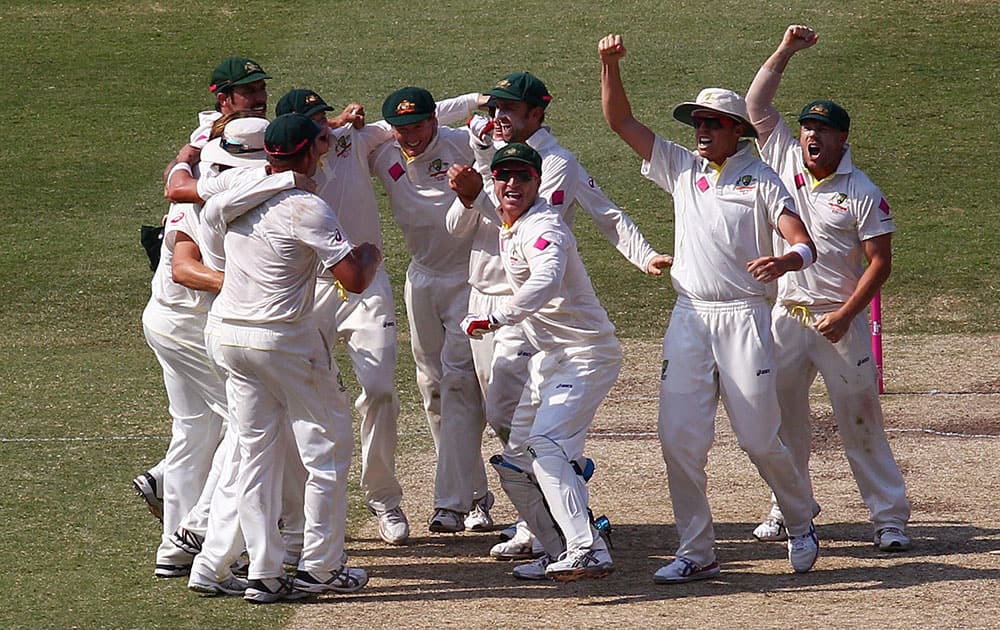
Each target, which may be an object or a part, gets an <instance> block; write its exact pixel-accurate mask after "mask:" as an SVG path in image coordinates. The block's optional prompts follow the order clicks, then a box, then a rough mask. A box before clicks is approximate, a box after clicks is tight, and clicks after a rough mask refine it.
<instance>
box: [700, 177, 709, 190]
mask: <svg viewBox="0 0 1000 630" xmlns="http://www.w3.org/2000/svg"><path fill="white" fill-rule="evenodd" d="M698 190H700V191H701V192H705V191H706V190H708V180H707V179H705V177H704V176H702V178H701V179H699V180H698Z"/></svg>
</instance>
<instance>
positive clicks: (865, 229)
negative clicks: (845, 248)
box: [855, 171, 896, 241]
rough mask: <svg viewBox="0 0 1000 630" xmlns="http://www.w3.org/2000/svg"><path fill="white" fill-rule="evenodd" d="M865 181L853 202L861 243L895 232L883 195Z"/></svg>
mask: <svg viewBox="0 0 1000 630" xmlns="http://www.w3.org/2000/svg"><path fill="white" fill-rule="evenodd" d="M855 173H857V171H855ZM865 180H866V181H865V182H864V185H863V186H861V187H860V188H861V191H860V192H861V193H862V194H861V195H860V196H859V198H858V201H856V202H855V213H856V220H857V223H858V238H859V239H861V240H862V241H867V240H869V239H873V238H875V237H876V236H882V235H883V234H890V233H892V232H895V231H896V221H895V219H894V218H893V216H892V208H891V207H890V206H889V202H888V201H887V200H886V198H885V195H884V194H882V191H881V190H880V189H879V187H878V186H876V185H875V184H873V183H871V181H870V180H868V179H867V177H865Z"/></svg>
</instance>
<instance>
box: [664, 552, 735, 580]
mask: <svg viewBox="0 0 1000 630" xmlns="http://www.w3.org/2000/svg"><path fill="white" fill-rule="evenodd" d="M720 571H721V569H720V568H719V563H718V562H713V563H712V564H707V565H705V566H703V567H702V566H698V565H697V564H695V563H694V562H691V561H690V560H688V559H687V558H684V557H682V556H677V557H676V558H674V561H673V562H671V563H670V564H668V565H667V566H665V567H660V569H659V570H658V571H657V572H656V573H654V574H653V581H654V582H656V583H657V584H680V583H682V582H694V581H695V580H707V579H709V578H713V577H715V576H716V575H718V574H719V572H720Z"/></svg>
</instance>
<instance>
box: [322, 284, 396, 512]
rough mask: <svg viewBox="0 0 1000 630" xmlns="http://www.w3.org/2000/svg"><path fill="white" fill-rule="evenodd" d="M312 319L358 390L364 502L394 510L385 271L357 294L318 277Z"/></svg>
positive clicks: (392, 346)
mask: <svg viewBox="0 0 1000 630" xmlns="http://www.w3.org/2000/svg"><path fill="white" fill-rule="evenodd" d="M313 317H314V318H315V319H316V323H317V324H319V326H320V330H322V331H323V335H324V337H326V339H328V340H330V341H331V343H332V342H333V341H334V340H338V339H339V340H340V341H342V342H343V343H344V346H345V347H346V349H347V356H349V357H350V359H351V365H352V366H353V368H354V375H355V376H356V377H357V379H358V385H360V386H361V394H360V395H359V396H358V398H357V400H355V401H354V406H355V407H356V408H357V410H358V413H359V414H360V415H361V426H360V430H359V433H360V437H361V489H362V490H364V493H365V501H366V502H367V503H368V507H369V508H371V509H372V510H375V511H376V512H383V511H385V510H392V509H395V508H397V507H399V504H400V502H401V501H402V499H403V489H402V487H401V486H400V485H399V481H398V480H397V479H396V444H397V439H398V437H397V436H398V433H397V421H398V419H399V396H398V394H397V393H396V352H397V350H396V307H395V304H394V303H393V299H392V287H391V286H390V284H389V275H388V274H387V273H386V271H385V268H384V267H379V269H378V272H377V273H376V274H375V278H374V280H372V283H371V285H369V287H368V288H367V289H366V290H365V292H364V293H361V294H356V293H347V292H345V293H343V294H342V293H341V292H340V291H339V290H338V287H337V285H336V283H335V282H334V281H333V278H330V277H328V276H320V277H318V278H317V279H316V304H315V306H314V310H313Z"/></svg>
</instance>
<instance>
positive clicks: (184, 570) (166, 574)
mask: <svg viewBox="0 0 1000 630" xmlns="http://www.w3.org/2000/svg"><path fill="white" fill-rule="evenodd" d="M189 573H191V565H190V564H166V563H164V564H160V563H157V565H156V567H155V568H154V569H153V576H154V577H158V578H178V577H184V576H186V575H188V574H189Z"/></svg>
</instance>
